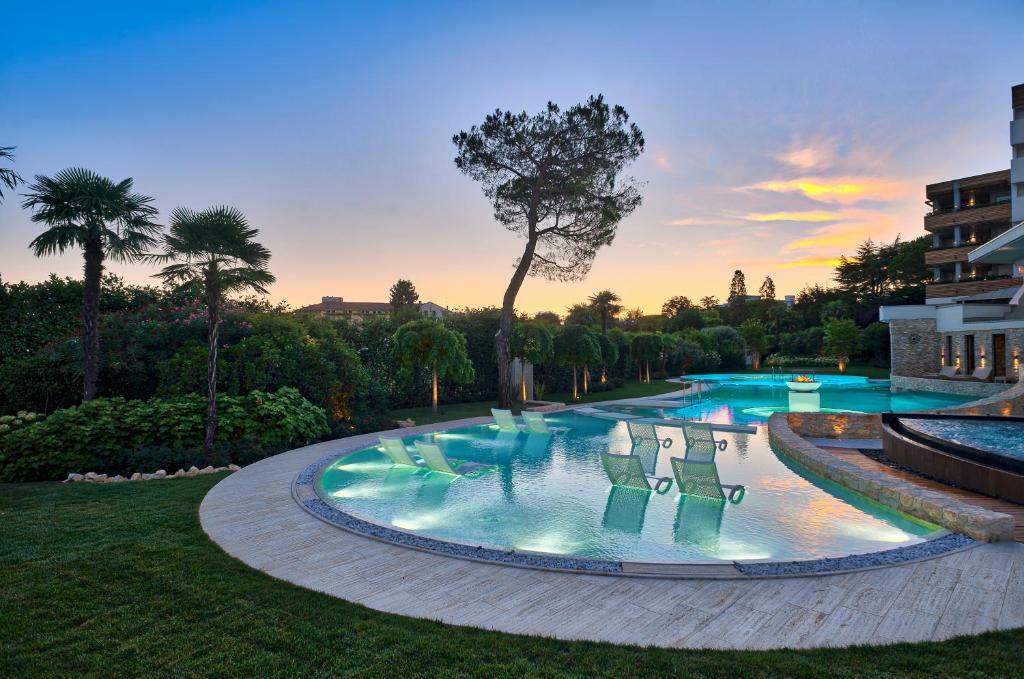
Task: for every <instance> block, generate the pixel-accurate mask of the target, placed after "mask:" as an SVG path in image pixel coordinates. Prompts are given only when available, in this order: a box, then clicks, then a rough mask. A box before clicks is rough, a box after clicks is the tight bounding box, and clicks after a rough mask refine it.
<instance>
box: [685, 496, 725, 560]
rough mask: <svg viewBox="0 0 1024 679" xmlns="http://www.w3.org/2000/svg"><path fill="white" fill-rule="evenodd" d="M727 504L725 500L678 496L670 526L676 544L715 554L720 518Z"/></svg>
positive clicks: (720, 523)
mask: <svg viewBox="0 0 1024 679" xmlns="http://www.w3.org/2000/svg"><path fill="white" fill-rule="evenodd" d="M728 504H729V503H728V502H726V501H725V500H712V499H711V498H707V497H697V496H694V495H680V496H679V505H678V506H677V507H676V520H675V522H674V523H673V525H672V532H673V535H674V537H675V540H676V542H680V543H683V544H686V545H689V546H690V547H694V548H696V549H699V550H701V551H702V552H707V553H709V554H712V555H714V554H716V553H717V552H718V549H719V540H720V538H721V534H722V518H723V517H724V516H725V507H726V505H728Z"/></svg>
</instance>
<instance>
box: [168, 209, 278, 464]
mask: <svg viewBox="0 0 1024 679" xmlns="http://www.w3.org/2000/svg"><path fill="white" fill-rule="evenodd" d="M257 235H259V230H258V229H254V228H252V227H250V226H249V222H248V221H247V220H246V218H245V215H243V214H242V213H241V212H240V211H238V210H236V209H235V208H233V207H227V206H218V207H211V208H207V209H205V210H201V211H199V212H195V211H193V210H190V209H188V208H183V207H179V208H175V209H174V211H173V212H171V222H170V229H169V231H168V232H167V233H166V234H164V236H163V240H162V242H161V248H162V250H163V252H162V253H160V254H155V255H151V257H150V259H152V260H153V261H156V262H173V263H171V264H168V265H167V266H165V267H164V268H163V270H162V271H160V272H159V273H157V274H154V275H155V276H156V277H157V278H160V279H162V280H163V281H164V282H166V283H171V284H178V285H197V286H200V287H201V289H202V291H203V297H204V299H205V302H206V318H207V324H208V325H207V333H206V336H207V355H206V394H207V408H206V438H205V440H204V442H203V450H204V451H205V452H206V454H207V456H209V455H210V454H211V452H212V449H213V439H214V436H216V434H217V341H218V334H219V331H220V322H221V306H222V304H223V302H224V295H225V294H226V293H229V292H234V291H240V290H254V291H256V292H259V293H264V294H265V293H266V292H267V290H266V286H267V285H270V284H271V283H273V282H274V276H273V274H271V273H270V272H269V271H268V270H267V263H268V262H269V261H270V250H267V249H266V248H265V247H263V246H262V245H260V244H259V243H257V242H256V241H255V240H253V239H254V238H255V237H256V236H257Z"/></svg>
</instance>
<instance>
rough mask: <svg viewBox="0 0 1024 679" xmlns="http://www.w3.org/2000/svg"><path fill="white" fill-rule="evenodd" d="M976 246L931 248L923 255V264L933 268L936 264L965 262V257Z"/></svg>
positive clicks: (975, 244)
mask: <svg viewBox="0 0 1024 679" xmlns="http://www.w3.org/2000/svg"><path fill="white" fill-rule="evenodd" d="M978 245H979V244H978V243H971V244H970V245H962V246H960V247H953V246H947V247H937V248H931V249H930V250H927V251H925V253H924V263H925V264H927V265H928V266H935V265H937V264H953V263H954V262H966V261H967V255H968V254H969V253H970V252H971V250H973V249H974V248H976V247H978Z"/></svg>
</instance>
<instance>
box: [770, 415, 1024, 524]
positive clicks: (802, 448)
mask: <svg viewBox="0 0 1024 679" xmlns="http://www.w3.org/2000/svg"><path fill="white" fill-rule="evenodd" d="M768 438H769V440H770V441H771V443H773V444H775V445H776V446H777V447H778V448H779V449H780V450H781V452H782V453H783V454H785V455H787V456H788V457H790V458H792V459H793V460H795V461H797V462H799V463H800V464H802V465H803V466H805V467H807V468H808V469H810V470H811V471H813V472H815V473H816V474H820V475H821V476H824V477H825V478H827V479H829V480H831V481H835V482H836V483H838V484H839V485H841V486H844V487H845V488H848V489H850V490H852V491H854V492H857V493H860V494H861V495H865V496H867V497H868V498H870V499H872V500H875V501H876V502H878V503H880V504H882V505H885V506H886V507H890V508H892V509H896V510H898V511H901V512H903V513H905V514H909V515H911V516H915V517H917V518H919V519H922V520H925V521H929V522H931V523H936V524H938V525H940V526H942V527H944V528H947V529H949V530H951V531H953V532H956V533H963V534H964V535H967V536H968V537H970V538H973V539H975V540H981V541H984V542H994V541H997V540H1013V529H1014V519H1013V517H1012V516H1010V515H1008V514H1002V513H999V512H992V511H989V510H987V509H983V508H981V507H978V506H976V505H972V504H968V503H966V502H962V501H960V500H957V499H956V498H953V497H950V496H948V495H946V494H944V493H940V492H938V491H933V490H928V489H925V488H921V487H919V486H916V485H914V484H912V483H908V482H906V481H901V480H899V479H896V478H893V477H892V476H889V475H888V474H885V473H884V472H873V471H869V470H865V469H861V468H860V467H857V466H856V465H854V464H851V463H850V462H847V461H845V460H842V459H840V458H838V457H836V456H835V455H832V454H830V453H828V452H827V451H824V450H822V449H821V448H819V447H817V446H816V445H814V444H813V443H811V442H810V441H807V440H806V439H804V438H803V437H801V436H800V435H799V434H797V433H796V432H794V431H793V430H792V429H791V428H790V426H789V421H788V419H787V417H786V414H785V413H775V414H774V415H772V416H771V417H770V418H768Z"/></svg>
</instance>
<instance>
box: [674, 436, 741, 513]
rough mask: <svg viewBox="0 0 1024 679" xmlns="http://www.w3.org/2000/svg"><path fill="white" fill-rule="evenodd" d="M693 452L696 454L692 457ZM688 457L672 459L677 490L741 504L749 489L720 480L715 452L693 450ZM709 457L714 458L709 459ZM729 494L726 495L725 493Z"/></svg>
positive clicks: (686, 493) (682, 492) (696, 495)
mask: <svg viewBox="0 0 1024 679" xmlns="http://www.w3.org/2000/svg"><path fill="white" fill-rule="evenodd" d="M691 450H692V451H693V452H694V453H695V454H694V455H690V452H691ZM691 450H688V451H687V456H686V457H673V458H671V460H670V461H671V463H672V473H673V474H674V475H675V477H676V488H678V489H679V492H680V493H681V494H683V495H693V496H695V497H706V498H708V499H711V500H728V501H729V502H731V503H733V504H739V503H740V501H741V500H743V495H744V494H745V493H746V492H747V489H746V488H744V487H743V486H740V485H735V486H733V485H726V484H723V483H722V480H721V479H720V478H718V465H716V464H715V461H714V458H713V452H710V451H707V450H706V449H704V450H701V449H691ZM709 455H710V456H712V457H710V459H709ZM726 490H728V491H729V494H728V495H726V493H725V491H726Z"/></svg>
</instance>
